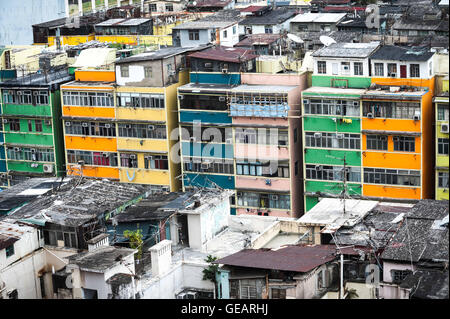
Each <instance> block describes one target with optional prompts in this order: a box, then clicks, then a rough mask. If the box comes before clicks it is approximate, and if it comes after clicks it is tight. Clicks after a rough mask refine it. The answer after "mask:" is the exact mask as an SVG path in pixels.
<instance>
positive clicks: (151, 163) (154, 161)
mask: <svg viewBox="0 0 450 319" xmlns="http://www.w3.org/2000/svg"><path fill="white" fill-rule="evenodd" d="M144 167H145V169H161V170H167V169H169V160H168V158H167V156H165V155H152V154H145V155H144Z"/></svg>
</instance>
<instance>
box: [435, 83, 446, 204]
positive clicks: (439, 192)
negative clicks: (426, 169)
mask: <svg viewBox="0 0 450 319" xmlns="http://www.w3.org/2000/svg"><path fill="white" fill-rule="evenodd" d="M442 84H443V85H442V92H440V93H439V94H438V95H437V96H436V97H435V98H434V99H433V102H434V105H435V110H436V125H435V128H436V142H435V143H436V165H435V174H436V176H435V179H436V191H435V198H436V199H437V200H442V199H446V200H448V199H449V196H448V195H449V185H448V177H449V176H448V173H449V169H448V167H449V145H448V142H449V105H448V76H447V77H446V78H445V79H444V80H443V81H442Z"/></svg>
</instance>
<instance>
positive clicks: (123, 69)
mask: <svg viewBox="0 0 450 319" xmlns="http://www.w3.org/2000/svg"><path fill="white" fill-rule="evenodd" d="M120 76H121V77H123V78H127V77H129V76H130V69H129V66H128V65H121V66H120Z"/></svg>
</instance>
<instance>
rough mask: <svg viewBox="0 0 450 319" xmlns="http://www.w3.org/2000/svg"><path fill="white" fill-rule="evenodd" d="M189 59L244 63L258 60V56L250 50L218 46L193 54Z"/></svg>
mask: <svg viewBox="0 0 450 319" xmlns="http://www.w3.org/2000/svg"><path fill="white" fill-rule="evenodd" d="M189 57H190V58H198V59H206V60H218V61H223V62H231V63H242V62H245V61H248V60H252V59H256V58H257V57H258V56H257V55H254V54H252V53H250V51H249V50H246V49H242V48H228V47H222V46H217V47H213V48H210V49H206V50H204V51H201V52H196V53H192V54H190V55H189Z"/></svg>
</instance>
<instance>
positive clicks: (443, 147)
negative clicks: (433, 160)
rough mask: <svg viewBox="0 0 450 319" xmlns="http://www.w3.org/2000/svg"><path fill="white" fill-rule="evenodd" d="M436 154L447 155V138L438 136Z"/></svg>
mask: <svg viewBox="0 0 450 319" xmlns="http://www.w3.org/2000/svg"><path fill="white" fill-rule="evenodd" d="M438 154H440V155H448V138H438Z"/></svg>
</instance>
